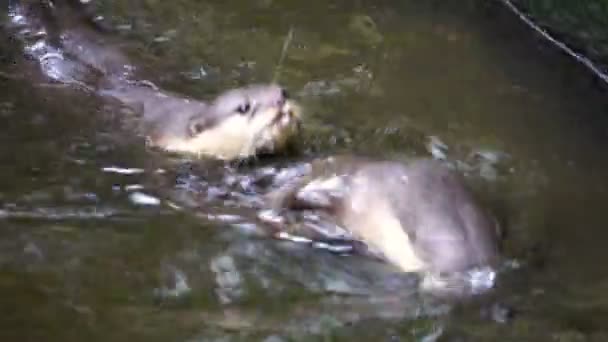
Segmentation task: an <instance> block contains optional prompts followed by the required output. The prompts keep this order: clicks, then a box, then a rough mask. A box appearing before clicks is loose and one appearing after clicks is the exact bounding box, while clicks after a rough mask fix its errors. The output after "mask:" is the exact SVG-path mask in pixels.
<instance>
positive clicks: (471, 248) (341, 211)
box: [267, 156, 498, 274]
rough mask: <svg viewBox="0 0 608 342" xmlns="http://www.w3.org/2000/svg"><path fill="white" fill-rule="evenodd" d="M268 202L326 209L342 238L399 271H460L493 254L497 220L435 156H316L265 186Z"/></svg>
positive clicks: (275, 206) (277, 207)
mask: <svg viewBox="0 0 608 342" xmlns="http://www.w3.org/2000/svg"><path fill="white" fill-rule="evenodd" d="M267 206H268V207H269V208H271V209H272V210H274V211H275V212H280V211H294V210H295V211H298V210H299V211H302V210H313V211H320V212H321V213H323V214H326V215H330V216H332V217H333V218H334V219H335V222H336V224H338V225H339V226H340V227H341V228H342V229H344V230H345V232H346V233H347V234H346V235H344V236H345V237H346V238H352V239H354V240H356V241H359V242H362V243H364V244H365V245H366V246H367V247H368V249H367V252H369V253H370V254H371V255H374V256H377V257H378V258H381V259H383V260H385V261H388V262H390V263H392V264H394V265H396V266H397V267H398V268H399V269H400V270H402V271H404V272H426V271H429V272H435V273H436V274H446V273H448V274H449V273H454V272H465V271H467V270H470V269H473V268H475V267H486V266H489V267H491V266H493V265H495V263H496V261H497V258H498V241H497V240H498V234H497V233H498V223H497V221H496V220H494V218H493V217H492V216H491V215H490V214H489V212H487V211H486V210H485V209H484V208H482V206H481V204H480V203H479V202H478V201H477V200H476V198H475V197H474V194H473V193H472V191H471V190H470V189H469V188H468V187H467V186H466V185H465V183H464V180H463V179H462V178H461V177H460V176H459V175H458V174H457V173H456V172H455V171H452V170H451V169H449V168H448V167H446V166H444V165H443V164H442V163H440V162H439V161H436V160H433V159H415V160H412V161H409V162H407V163H402V162H397V161H379V160H373V159H369V158H364V157H354V156H337V157H330V158H326V159H318V160H315V161H313V162H312V163H311V165H310V167H309V168H308V170H307V172H305V174H304V175H303V176H301V177H300V178H298V179H296V180H295V181H291V182H288V183H287V184H284V185H282V186H280V187H279V188H278V189H275V190H274V191H271V192H270V193H269V194H268V195H267ZM318 233H319V232H318V231H317V232H315V234H318ZM296 234H297V232H296ZM313 235H314V234H313ZM349 235H350V237H349ZM331 238H335V235H334V233H333V232H332V236H331Z"/></svg>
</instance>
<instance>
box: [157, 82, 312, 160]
mask: <svg viewBox="0 0 608 342" xmlns="http://www.w3.org/2000/svg"><path fill="white" fill-rule="evenodd" d="M185 125H186V127H185V129H186V132H185V134H183V135H181V134H180V135H179V136H178V137H172V139H170V141H166V142H165V143H164V144H163V145H164V146H163V147H164V148H165V149H166V150H168V151H172V152H181V153H184V152H190V153H193V154H198V155H206V156H212V157H215V158H219V159H226V160H228V159H239V158H247V157H251V156H255V155H258V154H263V153H275V152H279V151H281V150H282V149H284V148H285V147H286V146H287V144H288V143H289V141H290V140H291V138H293V137H294V136H295V135H296V134H297V133H298V131H299V128H300V113H299V109H298V106H297V105H296V103H295V102H294V101H292V100H290V99H289V98H288V95H287V92H286V91H285V90H284V89H283V88H281V87H280V86H278V85H252V86H248V87H245V88H239V89H233V90H229V91H227V92H225V93H223V94H221V95H219V96H218V97H217V98H215V99H214V100H213V101H212V102H211V103H209V104H208V105H206V106H204V107H202V108H201V109H200V111H199V112H197V113H195V114H193V115H191V116H190V117H189V118H188V120H187V122H186V123H185Z"/></svg>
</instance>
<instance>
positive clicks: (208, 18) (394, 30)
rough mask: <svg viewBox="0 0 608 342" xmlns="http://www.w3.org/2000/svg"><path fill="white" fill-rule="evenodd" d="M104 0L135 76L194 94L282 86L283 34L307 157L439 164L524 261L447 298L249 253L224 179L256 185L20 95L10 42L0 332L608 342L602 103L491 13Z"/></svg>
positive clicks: (395, 282)
mask: <svg viewBox="0 0 608 342" xmlns="http://www.w3.org/2000/svg"><path fill="white" fill-rule="evenodd" d="M98 4H99V9H98V10H99V11H101V12H102V13H103V12H104V11H106V13H107V14H109V13H111V15H108V16H109V19H110V20H111V21H112V23H113V24H115V25H117V26H118V28H119V29H120V32H121V33H120V34H121V36H123V38H124V39H125V41H127V42H128V44H127V45H126V46H125V47H124V48H125V49H127V50H128V51H129V53H130V54H131V56H132V57H133V59H134V61H136V64H138V65H141V66H142V73H143V74H144V75H145V77H146V78H149V79H151V80H153V81H155V82H158V83H160V84H162V85H163V86H165V87H167V88H170V89H174V90H177V91H180V92H183V93H186V94H188V95H194V96H199V97H203V98H204V97H208V96H211V95H212V94H214V93H217V92H218V91H221V90H223V89H226V88H227V87H231V86H234V85H235V84H241V83H246V82H251V81H267V80H268V79H269V78H271V77H272V75H273V74H274V71H276V69H277V67H278V66H277V62H278V60H279V55H280V51H281V48H282V46H283V42H284V39H285V36H286V34H287V32H288V31H289V29H290V28H293V29H294V36H293V41H292V42H291V44H290V47H289V49H288V51H287V56H286V58H285V59H284V60H283V62H282V65H281V66H280V70H279V71H280V80H281V82H282V83H283V84H285V85H286V86H287V87H288V88H290V89H292V93H294V94H298V96H299V97H300V100H301V101H302V102H303V104H304V105H305V106H306V108H307V112H308V113H309V117H308V121H307V123H306V125H305V139H304V141H303V147H304V152H305V156H303V157H302V158H309V157H314V156H318V155H326V154H331V153H338V152H344V151H356V152H359V153H367V154H373V155H378V156H383V157H392V158H397V159H399V158H404V157H405V156H411V155H431V154H432V155H434V156H435V157H438V158H441V159H446V160H447V161H448V162H450V163H453V165H455V166H456V167H458V168H459V170H461V171H462V172H463V173H465V174H466V175H467V176H468V180H469V181H470V182H471V183H472V184H473V185H474V186H475V187H476V188H478V189H479V190H480V192H481V193H482V194H483V197H484V198H485V199H486V200H487V202H488V203H489V204H490V205H492V206H493V207H494V208H495V210H496V212H497V213H498V214H499V216H500V217H501V219H502V221H503V222H504V223H505V226H506V237H507V240H506V244H505V254H506V257H507V259H508V260H516V262H517V265H519V267H512V270H510V271H507V272H505V273H504V274H502V275H501V276H500V278H499V282H498V288H497V290H496V291H495V292H494V293H492V294H491V295H489V296H487V297H484V298H479V299H478V300H475V301H473V302H472V303H466V304H465V305H462V306H459V305H453V303H448V304H449V305H447V304H446V303H445V302H443V301H439V302H436V301H435V299H433V298H426V297H425V296H422V295H420V294H418V293H414V292H412V291H410V290H408V289H412V288H413V284H414V283H415V282H416V279H412V278H411V277H407V276H403V277H401V276H398V275H395V273H394V272H393V270H392V269H390V268H389V267H388V266H386V265H382V264H379V263H376V262H374V261H372V260H367V259H364V258H357V257H347V256H338V255H335V254H331V253H329V252H326V251H323V250H315V249H311V248H308V247H307V246H302V245H297V244H295V245H294V244H290V243H287V242H279V241H272V240H269V239H267V238H264V237H263V236H262V237H260V236H259V235H260V234H259V233H260V231H259V230H257V229H256V228H255V227H253V226H252V225H251V222H252V217H254V216H253V211H252V210H251V208H252V207H253V208H254V207H255V206H256V196H255V193H251V192H250V191H249V190H250V189H251V188H250V187H249V184H245V183H243V182H242V181H240V180H242V179H243V178H239V177H237V176H238V175H239V174H238V172H245V174H252V173H253V172H255V171H251V169H248V168H244V169H242V170H245V171H242V170H240V171H238V172H237V171H235V169H234V167H233V166H223V165H209V164H206V163H199V162H196V161H184V160H179V159H175V158H174V157H171V156H166V155H163V154H159V153H155V152H153V151H147V150H146V149H145V148H144V146H143V144H142V143H141V141H138V140H137V139H135V138H130V137H129V135H128V134H126V133H125V132H124V131H121V129H119V128H117V127H119V125H118V124H117V122H116V121H117V119H118V118H117V116H118V115H116V113H113V112H112V111H111V110H110V109H108V108H106V107H105V106H104V105H103V104H102V103H100V101H99V100H98V99H95V98H92V97H90V96H88V95H86V94H85V93H75V92H74V91H73V90H70V89H65V88H62V87H61V86H59V85H53V84H40V83H43V82H30V81H29V80H28V78H27V77H28V76H29V75H30V74H29V73H28V72H27V70H26V69H27V68H23V67H22V64H20V65H21V66H20V65H13V63H12V61H13V60H15V59H19V56H18V55H16V54H15V52H14V46H13V45H10V44H12V43H11V42H10V41H9V40H7V39H3V40H2V52H3V58H2V63H3V64H2V69H1V71H2V74H1V75H0V77H2V78H3V81H2V82H1V83H0V103H1V104H0V127H1V128H0V129H1V130H2V134H0V136H1V138H0V139H1V141H2V144H0V161H1V163H0V174H1V175H2V177H1V178H0V204H1V205H0V210H1V211H0V220H2V229H1V230H0V234H2V238H1V239H0V264H1V265H2V268H1V272H0V289H1V290H2V292H3V294H4V296H2V297H3V299H2V300H1V301H2V303H1V304H2V307H3V308H6V309H5V310H4V312H5V315H4V316H3V318H2V319H0V326H1V327H2V333H1V335H2V340H7V341H10V340H23V339H28V340H62V341H64V340H83V339H84V338H88V339H96V340H126V339H131V340H133V339H137V340H146V341H149V340H187V341H206V340H233V339H234V340H239V339H244V340H252V339H253V340H267V341H283V340H286V338H287V337H289V336H291V337H293V338H294V339H303V340H310V339H315V338H317V337H318V338H319V339H320V338H321V336H327V335H328V334H329V335H332V336H335V337H336V338H343V339H344V340H369V339H370V338H372V337H374V338H376V339H377V338H378V336H382V337H385V338H387V339H388V338H394V339H398V338H402V339H403V340H409V339H412V338H414V339H416V340H424V339H425V338H426V340H428V341H432V340H435V339H437V337H439V336H443V337H445V338H448V339H449V338H450V337H454V338H464V339H466V340H495V339H496V338H497V337H500V339H501V340H505V339H506V340H537V341H541V340H555V339H557V340H584V339H586V338H587V339H590V340H591V339H593V338H595V339H597V340H602V337H604V338H605V336H606V332H605V322H606V319H607V318H608V317H607V313H608V303H606V301H605V300H604V299H603V298H604V295H603V294H604V292H605V291H602V290H605V289H606V286H607V284H608V280H607V279H608V273H607V272H606V271H604V270H603V268H601V267H600V266H599V263H598V261H601V260H603V257H604V256H605V253H604V250H605V249H604V248H603V245H602V243H603V241H605V240H606V238H608V237H606V236H605V234H606V233H605V229H603V228H604V227H603V223H604V217H603V212H604V208H603V207H604V203H606V200H607V199H608V198H607V194H606V187H607V184H608V183H607V181H606V179H605V177H604V175H605V174H606V173H607V172H606V171H608V164H607V163H606V161H605V158H603V156H604V150H603V145H604V144H606V143H607V141H608V140H607V136H606V133H607V131H606V127H608V126H607V125H606V124H607V123H606V120H608V119H606V116H605V114H606V110H607V109H608V105H607V103H606V100H605V92H604V91H602V89H601V87H599V86H598V85H597V84H595V83H594V82H593V80H592V79H591V78H590V77H588V76H587V75H586V74H584V72H583V69H582V68H580V67H579V66H577V65H575V64H574V63H570V62H569V61H568V60H567V59H566V58H564V57H563V56H562V55H560V54H559V53H556V52H554V51H552V49H550V48H549V47H548V46H546V45H544V44H542V42H540V41H538V40H536V39H535V38H534V37H531V34H530V33H529V32H528V31H526V30H524V29H523V27H522V26H521V25H518V24H517V22H516V21H514V20H512V19H510V17H508V16H505V15H504V14H505V12H504V11H501V10H500V7H498V6H494V5H491V4H490V3H489V2H483V1H466V2H462V1H427V2H415V1H402V2H399V4H395V3H394V2H388V1H380V2H374V4H373V5H371V4H369V5H367V4H362V3H360V2H342V1H332V2H329V3H323V4H321V3H319V4H312V3H310V2H293V1H292V2H277V1H253V2H242V1H236V0H234V1H227V2H225V1H207V2H204V3H203V2H198V1H186V0H183V1H173V2H148V1H118V0H115V1H110V0H107V1H100V2H99V3H98ZM20 63H23V61H20ZM24 70H26V71H24ZM292 161H293V158H291V160H287V159H285V158H283V159H282V158H278V159H274V160H266V161H260V163H261V164H262V165H258V167H262V166H265V167H278V168H280V167H283V166H284V165H286V164H288V165H292V164H293V163H292ZM109 168H133V169H141V170H143V172H141V173H139V172H127V173H124V172H122V173H120V172H119V173H117V172H108V170H117V169H109ZM158 170H164V171H165V172H157V171H158ZM248 170H249V171H248ZM235 172H237V173H235ZM230 177H233V178H232V179H233V181H232V182H229V181H226V179H227V178H230ZM262 178H263V177H262ZM176 180H177V181H176ZM137 193H139V194H140V195H134V194H137ZM142 196H149V197H142ZM134 198H135V200H134ZM152 199H159V200H160V202H156V201H154V200H152ZM142 201H144V202H145V203H143V204H147V205H142ZM171 204H175V205H176V206H173V205H171ZM370 294H371V295H370ZM511 313H512V315H511ZM511 316H512V317H511ZM505 317H507V318H505ZM505 319H507V320H508V322H509V324H500V323H499V322H500V321H504V320H505Z"/></svg>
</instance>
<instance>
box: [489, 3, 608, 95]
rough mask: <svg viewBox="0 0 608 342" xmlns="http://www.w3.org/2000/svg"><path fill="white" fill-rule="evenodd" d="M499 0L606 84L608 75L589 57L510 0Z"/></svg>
mask: <svg viewBox="0 0 608 342" xmlns="http://www.w3.org/2000/svg"><path fill="white" fill-rule="evenodd" d="M499 1H500V2H502V3H503V4H504V5H505V6H506V7H507V8H508V9H509V10H511V12H513V13H514V14H515V15H517V16H518V17H519V19H521V20H522V21H523V22H524V23H525V24H526V25H528V26H529V27H530V28H532V29H533V30H534V31H536V32H537V33H539V34H540V35H541V36H542V37H543V38H544V39H546V40H548V41H549V42H551V43H552V44H553V45H555V46H557V47H558V48H559V49H560V50H562V51H563V52H565V53H566V54H567V55H569V56H570V57H573V58H574V59H575V60H576V61H577V62H579V63H581V64H582V65H584V66H585V67H587V68H588V69H589V70H590V71H591V72H592V73H593V74H595V75H596V76H597V77H599V78H600V79H601V80H602V81H604V82H605V83H607V84H608V75H607V74H606V73H605V72H604V71H602V70H601V69H600V68H599V67H598V66H596V65H595V64H594V63H593V62H592V61H591V60H590V59H589V58H587V57H585V56H583V55H581V54H579V53H577V52H575V51H574V50H572V49H571V48H570V47H569V46H568V45H566V44H565V43H563V42H561V41H559V40H557V39H556V38H554V37H553V36H551V35H550V34H549V33H548V32H547V31H545V30H543V29H542V28H541V27H540V26H538V25H537V24H536V23H534V22H533V21H532V19H530V18H529V17H528V16H527V15H526V14H524V12H522V11H521V10H520V9H519V8H517V6H515V5H514V4H513V2H512V1H511V0H499Z"/></svg>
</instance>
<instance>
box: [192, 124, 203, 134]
mask: <svg viewBox="0 0 608 342" xmlns="http://www.w3.org/2000/svg"><path fill="white" fill-rule="evenodd" d="M204 129H205V127H204V125H203V124H202V123H200V122H194V123H192V124H191V125H190V135H191V136H195V135H197V134H200V133H201V132H202V131H203V130H204Z"/></svg>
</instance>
